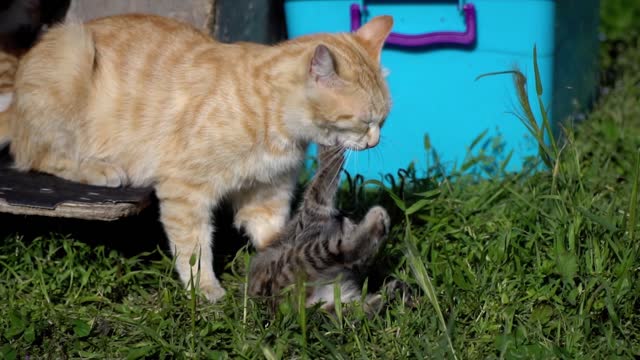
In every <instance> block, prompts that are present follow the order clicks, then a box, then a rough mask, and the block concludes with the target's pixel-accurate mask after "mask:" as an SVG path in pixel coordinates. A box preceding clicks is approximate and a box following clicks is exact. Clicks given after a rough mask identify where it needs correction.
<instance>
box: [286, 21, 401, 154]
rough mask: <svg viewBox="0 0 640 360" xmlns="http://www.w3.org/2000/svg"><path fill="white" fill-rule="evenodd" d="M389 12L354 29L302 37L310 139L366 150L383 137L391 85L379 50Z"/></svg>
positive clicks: (388, 25)
mask: <svg viewBox="0 0 640 360" xmlns="http://www.w3.org/2000/svg"><path fill="white" fill-rule="evenodd" d="M392 26H393V19H392V18H391V17H390V16H379V17H375V18H373V19H372V20H371V21H369V22H368V23H367V24H365V25H364V26H363V27H361V28H360V29H358V31H356V32H354V33H351V34H318V35H312V36H309V37H306V38H304V39H301V40H302V41H301V42H304V43H306V44H307V45H308V44H309V43H311V44H313V48H312V51H309V52H308V57H307V58H306V59H305V60H306V61H307V69H306V70H307V73H306V74H305V77H306V82H305V87H304V101H305V103H306V107H307V114H308V115H309V117H310V118H309V119H307V122H306V123H305V124H304V129H299V131H304V132H305V133H306V136H307V137H308V138H309V140H311V141H313V142H315V143H318V144H321V145H326V146H333V145H342V146H344V147H346V148H349V149H354V150H362V149H367V148H371V147H374V146H376V145H377V144H378V142H379V141H380V128H381V127H382V125H383V124H384V121H385V119H386V117H387V115H388V113H389V109H390V107H391V101H390V97H389V90H388V88H387V84H386V82H385V80H384V76H383V74H382V70H381V66H380V52H381V51H382V46H383V45H384V42H385V40H386V38H387V36H388V35H389V33H390V31H391V27H392Z"/></svg>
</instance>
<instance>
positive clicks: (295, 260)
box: [249, 146, 389, 308]
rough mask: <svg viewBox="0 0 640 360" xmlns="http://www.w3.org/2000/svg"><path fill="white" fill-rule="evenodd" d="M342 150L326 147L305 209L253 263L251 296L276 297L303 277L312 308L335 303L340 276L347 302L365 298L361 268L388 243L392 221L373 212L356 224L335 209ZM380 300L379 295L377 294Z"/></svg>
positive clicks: (380, 211) (381, 211) (380, 210)
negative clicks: (357, 274) (356, 271)
mask: <svg viewBox="0 0 640 360" xmlns="http://www.w3.org/2000/svg"><path fill="white" fill-rule="evenodd" d="M343 151H344V150H343V149H342V148H341V147H323V146H321V147H320V150H319V169H318V172H317V173H316V174H315V176H314V178H313V180H312V181H311V183H310V184H309V185H308V187H307V189H306V191H305V194H304V198H303V201H302V204H301V205H300V208H299V209H298V211H297V213H296V214H295V215H294V217H293V218H292V219H291V220H290V221H289V222H288V224H287V227H286V228H285V230H284V232H283V233H282V234H281V235H280V236H279V237H278V238H277V239H276V240H275V241H274V242H273V243H272V244H271V245H269V246H268V247H267V248H265V249H263V250H261V251H259V252H258V253H257V254H256V255H255V256H254V258H253V259H252V261H251V268H250V273H249V293H250V294H251V295H254V296H256V295H261V296H273V297H274V298H275V299H276V300H277V299H278V296H279V295H280V293H281V291H282V290H283V289H284V288H286V287H288V286H290V285H293V284H295V283H296V278H297V277H301V278H302V279H304V280H305V281H307V282H308V283H311V284H314V283H315V284H316V285H312V286H311V287H309V291H308V292H307V304H308V305H311V304H313V303H317V302H324V303H325V304H324V305H323V306H324V307H327V308H331V307H332V306H333V305H334V304H333V302H334V295H333V293H334V292H333V291H334V290H333V289H334V282H335V281H336V279H338V278H339V277H340V279H341V283H340V288H341V302H349V301H353V300H356V299H359V298H360V296H361V286H360V284H359V282H358V280H357V276H356V273H355V272H354V269H355V267H359V268H361V267H363V266H364V265H366V264H367V262H369V260H371V259H372V258H373V257H374V256H375V255H376V253H377V252H378V249H380V246H381V245H382V244H383V242H384V240H385V239H386V236H387V234H388V232H389V216H388V215H387V212H386V211H385V210H384V209H383V208H382V207H379V206H376V207H373V208H371V209H370V210H369V212H368V213H367V214H366V216H365V217H364V219H363V220H362V221H361V222H360V223H354V222H353V221H352V220H351V219H349V218H347V217H345V216H344V215H342V214H341V213H340V211H339V210H337V209H336V208H335V206H334V201H335V195H336V192H337V190H338V183H339V174H340V169H341V166H342V163H343V161H344V157H343ZM372 296H373V297H377V296H376V295H372Z"/></svg>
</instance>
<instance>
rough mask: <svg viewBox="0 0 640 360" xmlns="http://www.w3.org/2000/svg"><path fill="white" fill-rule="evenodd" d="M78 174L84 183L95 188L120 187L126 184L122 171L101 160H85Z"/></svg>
mask: <svg viewBox="0 0 640 360" xmlns="http://www.w3.org/2000/svg"><path fill="white" fill-rule="evenodd" d="M80 172H81V173H82V175H81V176H82V178H83V180H84V181H82V182H84V183H87V184H90V185H96V186H106V187H120V186H124V185H126V184H127V183H128V180H127V174H126V173H125V171H124V169H122V168H121V167H119V166H117V165H113V164H110V163H108V162H106V161H102V160H85V161H83V163H82V166H81V169H80Z"/></svg>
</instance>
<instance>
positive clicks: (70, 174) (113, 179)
mask: <svg viewBox="0 0 640 360" xmlns="http://www.w3.org/2000/svg"><path fill="white" fill-rule="evenodd" d="M33 147H34V145H33V144H32V145H31V148H32V149H30V151H29V154H25V153H23V152H22V151H20V150H19V149H18V150H16V147H13V146H12V152H13V153H14V157H15V165H16V167H17V168H18V169H20V170H23V171H26V170H36V171H41V172H45V173H48V174H53V175H56V176H58V177H61V178H63V179H66V180H70V181H75V182H79V183H83V184H89V185H96V186H108V187H119V186H123V185H126V184H127V183H128V180H127V175H126V173H125V171H124V170H123V169H122V168H121V167H119V166H117V165H114V164H111V163H109V162H107V161H104V160H100V159H94V158H86V159H76V158H74V157H72V156H68V155H63V154H61V153H60V152H57V151H55V150H53V149H52V148H51V147H44V148H43V149H40V150H39V151H38V150H35V149H33ZM34 150H35V151H34ZM25 155H27V156H29V158H28V159H25Z"/></svg>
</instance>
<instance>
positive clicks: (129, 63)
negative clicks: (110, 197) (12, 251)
mask: <svg viewBox="0 0 640 360" xmlns="http://www.w3.org/2000/svg"><path fill="white" fill-rule="evenodd" d="M392 23H393V20H392V19H391V17H388V16H381V17H377V18H374V19H372V20H371V21H370V22H369V23H368V24H366V25H365V26H363V27H362V28H360V29H359V30H358V31H357V32H355V33H344V34H317V35H312V36H307V37H302V38H298V39H294V40H290V41H286V42H284V43H282V44H280V45H277V46H263V45H258V44H248V43H238V44H222V43H218V42H216V41H214V40H213V39H211V38H210V37H209V36H208V35H207V34H205V33H203V32H200V31H198V30H196V29H195V28H193V27H191V26H189V25H187V24H184V23H181V22H178V21H175V20H171V19H168V18H163V17H158V16H151V15H121V16H113V17H106V18H101V19H97V20H93V21H90V22H88V23H86V24H84V25H82V24H65V25H62V26H58V27H53V28H52V29H51V30H49V31H48V32H47V33H46V34H45V35H44V36H43V37H42V39H41V40H40V41H39V42H38V43H37V44H36V46H35V47H34V48H32V49H31V50H30V51H29V52H28V53H27V54H26V55H25V56H24V58H23V59H22V60H21V62H20V65H19V67H18V71H17V74H16V83H15V94H14V95H15V96H14V100H13V103H12V105H11V107H10V108H9V111H8V114H9V116H8V119H4V120H2V119H1V118H2V116H1V115H0V129H2V128H3V126H2V123H3V122H6V121H8V123H7V124H8V125H9V126H8V128H9V131H5V132H4V133H3V132H0V141H2V139H3V138H5V139H10V140H11V148H10V151H11V153H12V154H13V156H14V158H15V166H16V167H17V168H18V169H20V170H25V171H26V170H29V169H33V170H38V171H42V172H47V173H51V174H54V175H57V176H60V177H62V178H65V179H69V180H72V181H78V182H83V183H88V184H93V185H106V186H123V185H132V186H147V185H152V186H154V187H155V191H156V195H157V197H158V199H159V201H160V212H161V215H160V220H161V222H162V224H163V226H164V229H165V232H166V233H167V236H168V238H169V241H170V247H171V249H172V251H173V254H174V256H175V257H176V269H177V272H178V274H179V275H180V278H181V280H182V281H183V282H184V284H189V278H190V273H191V272H192V270H193V273H196V270H197V266H198V265H196V266H194V269H192V268H191V266H190V264H189V258H190V257H191V255H192V254H196V255H197V254H200V262H201V265H200V282H199V287H200V290H201V291H202V293H203V294H204V295H205V296H206V297H207V298H208V299H209V300H211V301H215V300H217V299H219V298H220V297H222V296H223V295H224V293H225V291H224V289H223V287H222V286H221V285H220V283H219V281H218V279H217V278H216V276H215V274H214V271H213V266H212V261H213V257H212V245H213V244H212V243H213V238H212V233H213V223H212V220H211V210H212V208H215V207H216V206H217V205H218V204H219V203H220V202H221V201H222V200H223V199H229V200H231V202H232V203H233V205H234V208H235V211H236V212H235V221H234V223H235V225H236V226H237V227H238V228H243V229H244V230H245V232H246V233H247V234H248V235H249V237H250V238H251V240H252V243H253V244H254V246H255V247H256V248H258V249H262V248H265V247H266V246H268V245H269V244H270V243H271V242H272V241H273V239H274V238H275V236H276V235H277V234H278V233H279V232H280V231H281V230H282V228H283V227H284V225H285V222H286V220H287V219H288V217H289V212H290V210H289V208H290V200H291V196H292V192H293V189H294V185H295V181H296V176H297V172H298V170H299V168H300V167H301V165H302V162H303V159H304V155H305V151H306V148H307V145H308V144H309V142H316V143H319V144H324V145H336V144H337V145H340V146H344V147H348V148H350V149H355V150H362V149H367V148H370V147H373V146H375V145H376V144H377V143H378V141H379V139H380V128H381V126H382V125H383V122H384V120H385V118H386V116H387V113H388V111H389V106H390V105H389V93H388V90H387V86H386V84H385V81H384V79H383V77H382V74H381V70H380V65H379V58H380V51H381V48H382V46H383V44H384V41H385V39H386V37H387V36H388V34H389V32H390V30H391V26H392Z"/></svg>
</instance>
